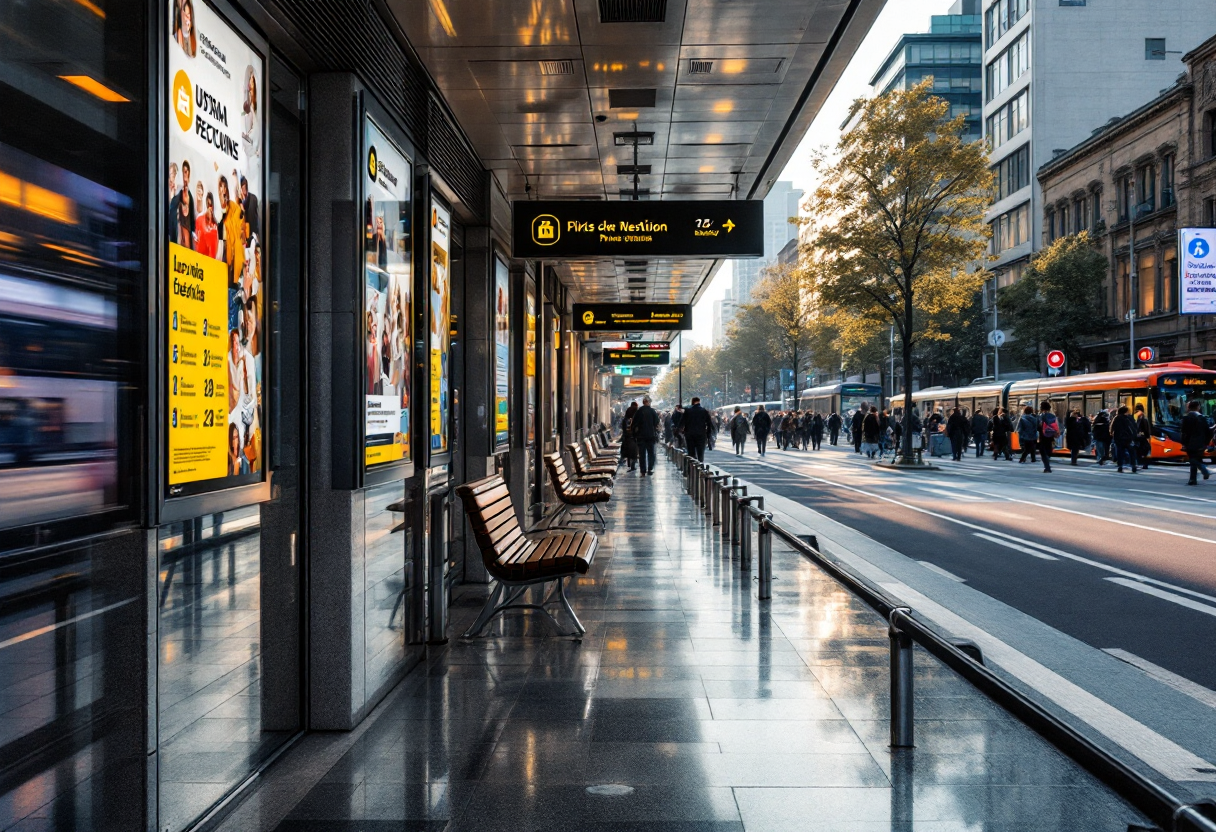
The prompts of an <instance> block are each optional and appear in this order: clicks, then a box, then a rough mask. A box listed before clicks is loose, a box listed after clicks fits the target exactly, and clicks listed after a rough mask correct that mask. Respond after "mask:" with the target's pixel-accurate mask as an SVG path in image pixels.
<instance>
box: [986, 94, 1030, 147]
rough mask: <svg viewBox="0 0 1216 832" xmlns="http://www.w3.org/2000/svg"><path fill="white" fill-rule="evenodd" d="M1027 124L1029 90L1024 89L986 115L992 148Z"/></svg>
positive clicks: (1028, 123)
mask: <svg viewBox="0 0 1216 832" xmlns="http://www.w3.org/2000/svg"><path fill="white" fill-rule="evenodd" d="M1029 126H1030V90H1028V89H1026V90H1022V91H1021V92H1020V93H1018V94H1017V95H1015V96H1014V97H1013V98H1011V99H1010V100H1009V103H1008V104H1006V105H1005V106H1003V107H1001V108H1000V109H999V110H997V111H996V112H995V113H993V114H992V115H990V116H988V137H989V139H990V141H991V142H992V149H993V150H996V149H997V148H998V147H1000V146H1001V145H1003V144H1005V142H1007V141H1009V140H1010V139H1012V138H1013V137H1014V136H1016V135H1018V134H1019V133H1021V132H1022V131H1023V130H1025V129H1026V128H1027V127H1029Z"/></svg>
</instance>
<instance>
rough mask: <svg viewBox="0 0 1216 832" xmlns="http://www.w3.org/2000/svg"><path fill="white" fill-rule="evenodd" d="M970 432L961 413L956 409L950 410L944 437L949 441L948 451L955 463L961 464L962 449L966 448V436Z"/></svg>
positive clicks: (965, 418)
mask: <svg viewBox="0 0 1216 832" xmlns="http://www.w3.org/2000/svg"><path fill="white" fill-rule="evenodd" d="M970 430H971V428H970V426H969V425H968V424H967V417H966V416H964V415H963V411H961V410H960V409H959V408H957V407H956V408H954V409H953V410H951V411H950V418H949V419H947V420H946V436H947V437H949V439H950V451H951V453H952V454H953V456H954V461H955V462H961V461H962V459H963V448H965V447H967V434H968V433H969V432H970Z"/></svg>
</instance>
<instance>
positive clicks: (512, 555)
mask: <svg viewBox="0 0 1216 832" xmlns="http://www.w3.org/2000/svg"><path fill="white" fill-rule="evenodd" d="M456 493H457V494H458V495H460V499H461V500H462V501H463V502H464V510H465V514H466V515H467V517H468V520H469V525H470V526H471V527H472V529H473V536H474V538H475V539H476V540H477V546H478V548H479V549H481V559H482V562H483V563H484V564H485V567H486V571H487V572H488V573H489V574H490V577H491V578H493V579H494V580H495V582H496V585H495V587H494V590H493V591H492V592H491V593H490V597H489V598H487V599H486V603H485V606H483V607H482V608H481V614H480V615H478V616H477V620H476V621H475V622H473V626H471V627H469V629H468V630H466V631H465V633H464V637H465V638H474V637H476V636H477V635H479V634H480V633H481V631H482V630H484V629H485V628H486V625H487V624H489V623H490V620H491V619H493V618H494V616H496V615H498V614H499V613H501V612H506V611H507V610H510V609H531V610H538V611H539V612H542V613H544V615H545V617H546V619H548V621H549V623H550V624H552V625H553V627H554V629H555V630H557V631H558V632H559V633H560V632H562V629H561V627H560V625H559V624H558V623H557V619H555V618H554V617H553V615H552V614H551V613H550V612H549V611H548V610H547V609H545V607H546V606H547V605H548V604H550V603H553V602H555V601H556V602H558V603H560V604H561V606H562V608H563V609H564V610H565V611H566V614H567V615H569V616H570V619H571V620H572V621H573V622H574V627H575V632H574V633H572V634H571V635H582V634H583V633H585V632H587V630H586V628H585V627H583V625H582V622H580V621H579V620H578V616H577V615H575V614H574V610H573V609H572V608H571V606H570V601H569V599H568V598H566V579H567V578H571V577H574V576H576V575H585V574H587V570H588V569H590V568H591V561H592V559H593V558H594V557H595V550H596V548H597V547H598V546H599V540H598V539H597V538H596V536H595V535H594V534H592V533H591V532H588V531H565V532H557V533H552V532H551V533H547V534H545V535H543V536H539V537H535V536H534V537H528V536H527V535H525V534H524V531H523V529H522V528H521V527H520V525H519V520H518V519H517V518H516V516H515V507H514V505H512V503H511V494H510V492H509V491H508V490H507V484H506V483H505V482H504V481H503V478H502V477H501V476H499V475H497V474H495V475H494V476H492V477H486V478H485V479H481V480H477V481H476V482H470V483H466V484H464V485H461V486H458V487H457V488H456ZM550 581H553V582H554V587H553V588H552V589H551V590H550V591H549V594H548V595H547V596H545V598H544V600H542V601H541V602H540V603H539V604H530V603H520V599H521V598H522V597H523V595H524V593H525V592H527V591H528V588H529V587H531V586H534V585H537V584H540V585H542V586H543V585H544V584H546V583H548V582H550Z"/></svg>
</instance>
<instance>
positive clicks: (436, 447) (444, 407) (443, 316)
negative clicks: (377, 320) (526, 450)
mask: <svg viewBox="0 0 1216 832" xmlns="http://www.w3.org/2000/svg"><path fill="white" fill-rule="evenodd" d="M451 223H452V216H451V214H449V213H448V212H447V211H446V210H445V209H444V208H443V207H442V206H441V205H439V204H438V203H434V204H433V207H432V208H431V284H430V292H431V297H430V315H429V316H428V319H429V321H430V334H429V336H428V344H429V347H428V350H429V355H430V368H431V419H430V422H431V453H432V454H443V453H447V451H448V424H449V419H448V416H449V413H450V411H451V406H452V403H451V377H452V376H451V364H450V361H451V354H452V331H451V328H450V326H449V320H450V318H449V315H450V313H451V308H452V285H451V273H450V271H449V257H450V251H451V233H452V232H451Z"/></svg>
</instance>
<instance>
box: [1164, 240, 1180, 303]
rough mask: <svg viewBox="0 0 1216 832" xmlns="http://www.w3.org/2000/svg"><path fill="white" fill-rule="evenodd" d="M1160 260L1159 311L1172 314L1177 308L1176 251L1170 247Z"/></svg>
mask: <svg viewBox="0 0 1216 832" xmlns="http://www.w3.org/2000/svg"><path fill="white" fill-rule="evenodd" d="M1161 259H1162V267H1161V309H1162V311H1164V312H1173V311H1175V310H1177V308H1178V250H1177V249H1176V248H1174V247H1173V246H1170V247H1169V248H1167V249H1166V250H1165V252H1164V253H1163V254H1162V255H1161Z"/></svg>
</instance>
